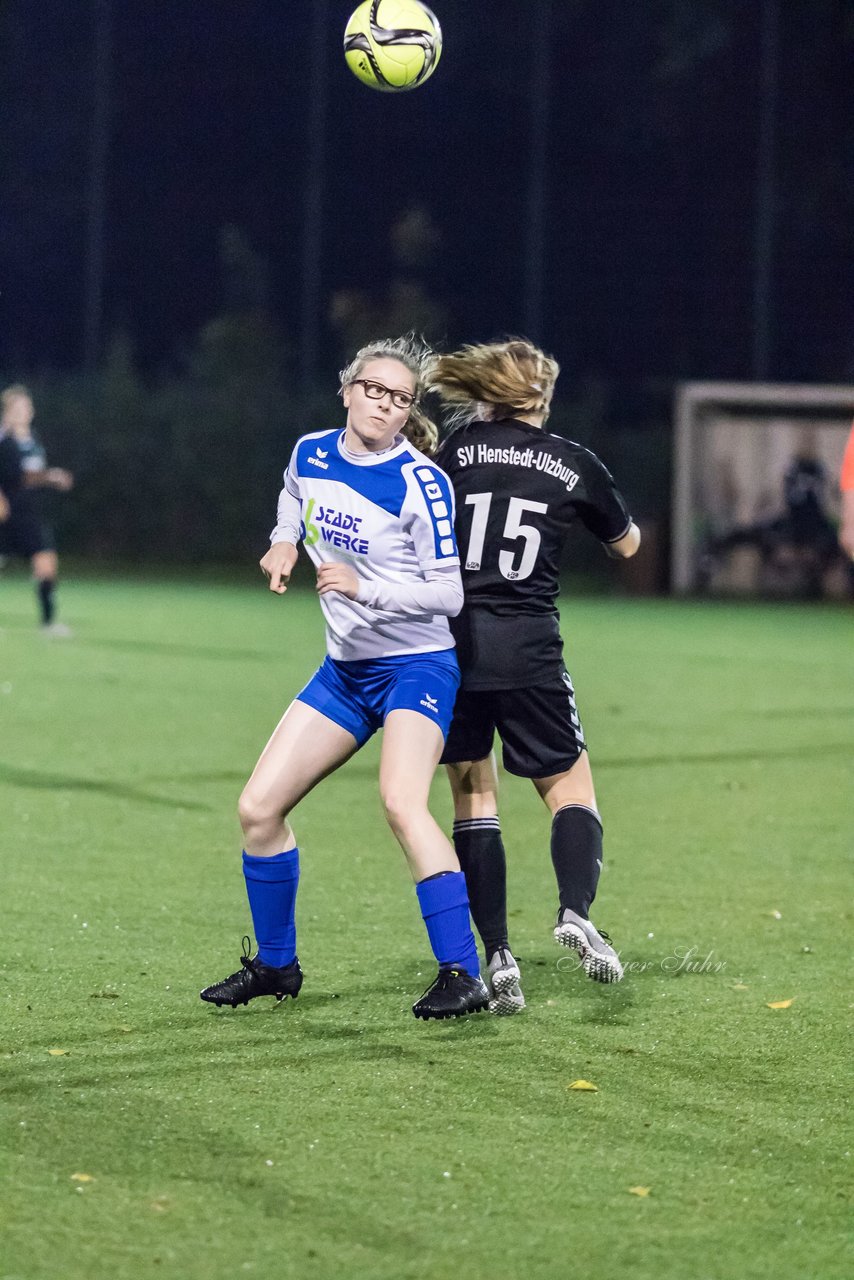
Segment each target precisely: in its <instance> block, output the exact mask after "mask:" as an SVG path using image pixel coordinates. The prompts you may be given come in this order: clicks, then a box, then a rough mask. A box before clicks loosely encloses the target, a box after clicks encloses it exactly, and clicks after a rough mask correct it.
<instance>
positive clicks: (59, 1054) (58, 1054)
mask: <svg viewBox="0 0 854 1280" xmlns="http://www.w3.org/2000/svg"><path fill="white" fill-rule="evenodd" d="M48 1053H49V1054H50V1056H51V1057H52V1058H61V1057H62V1056H63V1055H64V1054H66V1053H68V1050H67V1049H48Z"/></svg>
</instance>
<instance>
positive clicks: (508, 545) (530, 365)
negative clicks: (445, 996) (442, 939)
mask: <svg viewBox="0 0 854 1280" xmlns="http://www.w3.org/2000/svg"><path fill="white" fill-rule="evenodd" d="M558 373H559V368H558V365H557V362H556V361H555V360H553V359H551V357H549V356H547V355H545V354H544V353H543V352H542V351H540V350H539V348H537V347H535V346H534V345H533V344H532V343H530V342H527V341H525V340H523V339H513V340H510V341H508V342H501V343H491V344H488V345H483V346H469V347H463V348H462V350H460V351H456V352H454V353H452V354H451V355H445V356H440V357H439V359H438V361H437V363H436V366H435V369H434V371H433V373H432V375H431V386H432V387H433V388H434V389H435V390H436V391H437V392H438V393H439V396H440V397H441V398H442V400H443V401H444V402H445V403H446V404H448V405H451V406H454V408H455V410H456V414H455V416H456V421H457V422H458V423H459V424H461V425H459V426H458V427H457V430H455V431H454V432H453V433H452V434H451V435H450V436H449V437H448V438H447V439H446V440H445V441H444V442H443V444H442V446H441V448H440V450H439V452H438V454H437V455H436V461H437V462H438V463H439V466H440V467H442V468H443V470H444V471H446V472H447V473H448V475H449V476H450V477H451V481H452V483H453V486H454V491H455V494H456V500H457V516H456V533H457V541H458V543H459V547H460V558H461V561H462V572H463V585H464V587H465V604H464V606H463V609H462V612H461V613H460V614H459V616H458V617H456V618H452V619H451V630H452V632H453V634H454V638H455V640H456V642H457V657H458V660H459V663H460V671H461V674H462V682H461V685H460V692H459V694H458V696H457V701H456V705H455V708H454V718H453V721H452V724H451V728H450V732H449V734H448V740H447V743H446V745H445V752H444V754H443V756H442V761H443V763H444V764H446V765H447V769H448V776H449V778H450V783H451V790H452V792H453V797H454V819H455V820H454V845H455V847H456V850H457V857H458V858H459V860H460V866H461V867H462V869H463V871H464V872H465V875H466V881H467V883H468V888H469V901H470V903H471V910H472V916H473V918H474V922H475V924H476V926H477V929H478V932H479V933H480V936H481V939H482V941H483V945H484V948H485V951H486V961H487V968H488V982H489V984H490V987H491V1000H490V1009H491V1010H492V1012H494V1013H499V1014H512V1013H516V1012H517V1011H518V1010H520V1009H522V1008H524V1005H525V1001H524V996H523V995H522V991H521V987H520V985H519V978H520V973H519V967H518V965H517V963H516V960H515V958H514V956H513V954H512V952H511V950H510V946H509V941H508V936H507V894H506V867H505V852H504V844H503V841H502V838H501V828H500V825H499V820H498V779H497V773H496V767H495V757H494V755H493V752H492V744H493V739H494V736H495V733H496V731H497V733H498V735H499V737H500V739H501V741H502V745H503V758H504V766H505V768H506V769H507V770H508V772H509V773H514V774H516V775H517V776H519V777H522V778H530V779H531V781H532V782H533V784H534V787H535V788H536V790H537V792H538V793H539V795H540V796H541V798H542V799H543V801H544V803H545V805H546V807H547V809H548V810H549V812H550V814H551V855H552V863H553V866H554V870H555V875H556V878H557V884H558V893H559V903H560V905H559V907H558V913H557V922H556V924H555V928H554V937H555V939H556V941H557V942H559V943H560V944H561V945H562V946H565V947H571V948H573V949H574V950H575V951H577V952H578V955H579V957H580V959H581V963H582V965H583V967H584V971H585V973H587V975H588V976H589V977H591V978H594V979H596V980H597V981H598V982H617V981H619V979H620V978H622V976H623V970H622V966H621V964H620V961H619V958H618V956H617V953H616V952H615V950H614V948H613V947H612V946H611V945H610V943H609V940H608V937H607V934H604V933H601V932H600V931H599V930H597V929H596V928H595V926H594V925H593V924H592V923H591V921H590V919H589V914H588V913H589V911H590V905H591V903H592V902H593V898H594V895H595V893H596V887H597V884H598V881H599V872H600V870H601V867H602V820H601V818H600V816H599V810H598V807H597V804H596V795H595V792H594V790H593V776H592V774H591V771H590V762H589V760H588V756H587V745H586V743H585V741H584V734H583V731H582V728H581V723H580V721H579V718H578V712H577V710H576V706H575V694H574V691H573V687H572V681H571V679H570V677H569V674H568V672H567V671H566V668H565V666H564V663H563V642H562V640H561V636H560V630H559V616H558V609H557V604H556V600H557V596H558V592H559V589H560V583H559V576H558V575H559V569H560V557H561V550H562V548H563V544H564V541H565V539H566V536H567V534H568V532H569V529H570V526H571V525H572V523H573V522H574V521H575V520H580V521H581V523H582V524H583V525H584V526H585V527H586V528H587V529H589V530H590V532H591V533H592V534H593V535H594V536H595V537H596V538H598V539H599V540H600V542H602V543H603V545H604V547H605V550H606V551H608V552H609V553H610V554H611V555H613V556H617V557H620V558H626V557H629V556H633V555H634V554H635V552H636V551H637V549H638V546H639V545H640V531H639V529H638V527H637V525H635V524H634V522H633V521H632V518H631V516H630V515H629V513H628V510H627V508H626V504H625V502H624V501H623V499H622V497H621V495H620V494H619V493H618V491H617V489H616V486H615V485H614V481H613V480H612V478H611V476H610V474H609V472H608V471H607V469H606V468H605V466H604V465H603V464H602V463H601V462H600V461H599V459H598V458H597V457H596V456H595V454H593V453H591V452H590V451H589V449H585V448H584V447H583V446H582V445H579V444H575V443H573V442H572V441H571V440H565V439H563V438H562V437H560V436H556V435H550V434H549V433H548V432H546V431H545V430H544V424H545V421H546V419H547V417H548V415H549V408H550V405H551V399H552V393H553V391H554V385H555V382H556V380H557V376H558Z"/></svg>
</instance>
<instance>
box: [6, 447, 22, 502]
mask: <svg viewBox="0 0 854 1280" xmlns="http://www.w3.org/2000/svg"><path fill="white" fill-rule="evenodd" d="M23 486H24V469H23V466H22V463H21V451H20V449H19V448H18V442H17V440H16V439H15V437H14V436H9V435H5V434H4V433H0V490H2V491H3V493H4V494H5V495H6V498H7V499H8V500H9V502H11V501H12V500H13V499H14V498H16V497H17V496H18V494H19V493H20V492H21V490H22V489H23Z"/></svg>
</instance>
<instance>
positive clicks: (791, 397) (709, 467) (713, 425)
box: [670, 382, 854, 594]
mask: <svg viewBox="0 0 854 1280" xmlns="http://www.w3.org/2000/svg"><path fill="white" fill-rule="evenodd" d="M852 418H854V386H847V385H836V386H834V385H822V384H813V383H805V384H799V383H756V382H685V383H682V384H681V385H680V386H679V387H678V388H677V391H676V400H675V411H674V432H675V438H674V462H673V494H672V524H671V542H672V554H671V573H670V581H671V589H672V591H673V592H674V593H676V594H685V593H688V592H693V591H696V590H697V589H698V588H699V586H700V583H701V567H702V558H703V554H704V549H705V548H706V547H707V546H708V545H709V542H710V541H714V540H715V539H718V540H720V538H721V537H722V536H726V535H727V534H728V533H729V532H730V531H732V530H734V529H744V528H749V527H751V526H753V527H755V526H756V525H757V523H759V522H762V521H766V522H767V521H769V520H772V519H773V518H774V515H775V511H776V512H779V511H780V508H781V507H782V502H783V498H782V495H783V486H784V477H785V475H786V472H787V469H788V468H789V467H790V465H791V464H792V461H793V459H796V458H798V457H809V458H811V459H812V460H813V464H814V465H813V470H814V472H815V474H816V475H822V476H825V477H826V481H827V483H826V510H827V513H828V516H829V517H830V519H835V518H836V517H837V516H838V510H839V483H838V482H839V470H840V467H841V464H842V455H843V452H844V449H845V443H846V440H847V437H848V432H849V431H850V429H851V422H852Z"/></svg>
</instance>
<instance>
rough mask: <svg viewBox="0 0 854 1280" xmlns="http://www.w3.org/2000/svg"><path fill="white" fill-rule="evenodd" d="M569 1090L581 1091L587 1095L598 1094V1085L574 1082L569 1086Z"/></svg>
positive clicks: (587, 1081)
mask: <svg viewBox="0 0 854 1280" xmlns="http://www.w3.org/2000/svg"><path fill="white" fill-rule="evenodd" d="M566 1087H567V1089H581V1090H583V1091H585V1092H587V1093H598V1092H599V1086H598V1084H591V1083H590V1081H589V1080H573V1082H572V1084H568V1085H567V1086H566Z"/></svg>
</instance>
